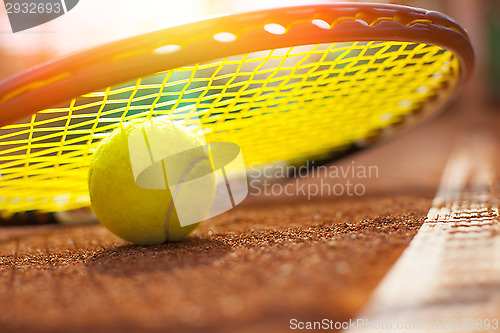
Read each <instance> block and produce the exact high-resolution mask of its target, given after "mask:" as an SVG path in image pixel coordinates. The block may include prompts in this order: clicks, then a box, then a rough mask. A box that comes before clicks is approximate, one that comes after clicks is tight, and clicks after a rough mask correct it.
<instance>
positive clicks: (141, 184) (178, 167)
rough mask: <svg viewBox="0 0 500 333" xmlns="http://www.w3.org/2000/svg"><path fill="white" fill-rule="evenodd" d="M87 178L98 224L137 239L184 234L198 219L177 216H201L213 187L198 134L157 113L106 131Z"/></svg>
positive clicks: (161, 240) (145, 242)
mask: <svg viewBox="0 0 500 333" xmlns="http://www.w3.org/2000/svg"><path fill="white" fill-rule="evenodd" d="M88 183H89V192H90V200H91V203H92V209H93V210H94V212H95V214H96V216H97V218H98V219H99V221H100V222H101V224H102V225H104V226H105V227H106V228H107V229H109V230H110V231H111V232H113V233H114V234H115V235H117V236H119V237H120V238H122V239H124V240H127V241H130V242H132V243H135V244H140V245H152V244H162V243H165V242H171V241H174V242H175V241H180V240H182V239H183V238H185V237H186V236H187V235H188V234H189V233H191V232H192V231H193V230H194V229H196V227H197V226H198V225H199V223H195V224H189V225H184V226H183V225H181V220H182V221H183V222H186V221H187V222H190V221H191V222H192V221H193V220H194V221H198V222H199V221H201V220H203V219H204V217H206V216H207V214H208V212H209V210H210V207H211V205H212V203H213V200H214V197H215V190H216V187H215V175H214V173H213V168H212V163H211V162H210V157H209V153H208V152H207V151H206V150H205V149H204V147H203V144H202V142H201V141H200V139H199V138H197V137H196V136H193V135H192V134H191V133H190V132H189V131H187V130H186V129H185V128H182V127H180V126H177V125H175V124H174V123H172V122H171V121H168V120H165V119H164V118H162V117H157V118H153V119H151V120H138V121H132V122H129V123H124V124H123V125H122V126H121V127H120V128H118V129H116V130H115V131H113V132H112V133H111V134H110V135H109V136H108V137H106V138H105V139H104V140H103V141H102V142H101V143H100V144H99V146H98V147H97V150H96V152H95V154H94V156H93V160H92V162H91V164H90V170H89V180H88ZM180 217H182V219H180ZM200 217H201V218H200ZM191 222H190V223H191Z"/></svg>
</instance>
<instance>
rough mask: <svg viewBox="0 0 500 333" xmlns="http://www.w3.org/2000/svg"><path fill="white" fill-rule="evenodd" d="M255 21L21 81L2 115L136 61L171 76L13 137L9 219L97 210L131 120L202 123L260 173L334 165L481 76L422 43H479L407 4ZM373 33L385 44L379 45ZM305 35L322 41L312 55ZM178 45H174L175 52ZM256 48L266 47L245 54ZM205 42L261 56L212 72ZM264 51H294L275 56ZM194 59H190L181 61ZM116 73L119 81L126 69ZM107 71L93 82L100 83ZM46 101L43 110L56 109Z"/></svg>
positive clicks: (6, 133)
mask: <svg viewBox="0 0 500 333" xmlns="http://www.w3.org/2000/svg"><path fill="white" fill-rule="evenodd" d="M357 7H359V8H357ZM285 12H286V13H287V15H283V13H285ZM252 15H253V16H252ZM252 15H248V17H246V16H245V15H242V16H238V15H237V16H234V17H228V18H221V19H219V20H217V19H216V20H213V21H207V22H208V23H207V22H200V23H197V24H193V25H191V26H184V27H178V28H173V29H174V30H175V31H174V30H168V29H167V30H168V31H164V32H163V31H160V32H156V33H153V34H151V36H145V37H144V38H143V39H140V38H135V39H130V40H128V41H127V40H126V41H123V42H118V43H117V44H116V45H113V47H111V46H110V47H108V48H107V49H106V48H100V49H96V50H95V51H96V52H95V53H93V54H92V56H94V57H102V61H101V62H102V63H97V61H96V64H90V63H89V61H88V60H87V59H86V58H85V57H83V56H80V58H78V61H76V60H75V59H72V58H71V59H72V62H70V61H69V60H68V61H67V64H68V66H69V65H71V66H75V65H73V64H74V63H75V62H76V63H78V62H80V61H81V63H82V68H83V69H82V70H80V72H78V70H79V69H75V68H73V69H72V71H65V69H64V68H62V67H64V66H62V67H61V68H58V70H59V72H58V73H53V74H51V75H45V76H44V77H43V78H37V79H36V80H33V81H32V82H29V80H28V79H29V78H26V81H27V83H26V82H25V83H24V85H23V84H21V83H17V82H18V81H19V82H20V81H22V80H18V81H16V80H13V81H12V82H13V83H12V84H11V86H12V87H10V88H9V84H7V85H4V86H5V87H7V88H5V89H4V90H5V91H2V89H0V111H1V110H2V106H5V107H7V106H6V105H14V104H15V103H21V104H22V103H25V101H26V100H27V99H28V97H27V96H29V95H30V94H32V93H33V94H34V93H37V91H40V90H37V89H42V90H43V89H48V88H49V87H52V86H54V87H56V86H57V85H58V84H61V82H64V80H69V82H68V85H66V86H65V87H67V90H68V91H75V92H76V91H80V90H82V91H84V90H83V88H81V89H80V88H79V87H80V86H87V85H89V86H90V83H89V82H90V81H92V80H101V78H102V77H105V73H102V72H103V71H107V70H109V71H110V74H109V75H110V77H114V76H118V75H122V73H123V72H126V71H128V70H130V71H133V70H135V68H136V67H137V62H139V60H137V61H135V58H134V57H139V58H140V57H146V58H147V57H151V59H150V61H147V59H146V58H140V62H141V64H143V66H146V65H147V66H152V65H151V64H156V65H155V66H157V67H158V68H161V66H163V69H162V70H154V71H151V72H150V73H153V74H149V73H148V75H138V76H133V77H135V79H133V80H129V81H125V82H123V81H119V80H118V79H116V80H117V82H121V83H119V84H116V82H113V84H110V85H107V87H106V85H103V86H104V87H106V88H102V89H97V90H95V88H100V87H95V86H94V87H93V88H92V89H94V90H93V91H91V92H88V91H90V90H87V91H85V93H83V94H78V95H72V98H69V100H70V101H69V102H66V103H61V101H63V100H64V99H63V98H62V97H61V101H58V104H57V105H56V106H53V105H51V106H50V107H46V108H43V109H42V110H36V111H34V112H37V113H34V114H33V115H31V116H29V117H27V118H26V119H24V120H21V121H18V122H16V123H13V124H9V125H4V126H3V127H1V128H0V171H1V173H2V178H1V179H0V211H2V212H3V214H4V215H5V214H7V215H8V214H12V213H14V212H18V211H29V210H39V211H46V212H51V211H59V210H68V209H74V208H79V207H85V206H88V205H89V197H88V189H87V172H88V171H87V170H88V165H89V162H90V159H91V157H92V154H93V152H94V150H95V148H96V147H97V145H98V143H99V141H100V140H101V139H102V138H104V137H106V136H107V135H109V133H110V132H111V131H112V130H113V129H115V128H117V127H119V126H121V124H123V123H124V122H126V121H130V120H133V119H137V118H151V117H157V116H168V117H169V118H170V119H171V120H172V121H174V122H178V123H180V124H182V125H185V126H187V127H191V128H194V127H195V126H198V125H197V124H201V127H202V128H201V129H200V130H202V132H203V133H205V139H206V141H207V142H225V141H229V142H234V143H236V144H238V145H239V146H240V147H241V150H242V155H243V157H244V161H245V163H246V164H247V165H259V164H267V163H275V162H283V161H284V162H286V163H293V164H295V163H300V162H301V161H302V160H303V159H310V160H328V159H329V158H330V157H331V156H336V155H337V154H341V153H342V152H344V151H349V150H350V149H351V148H352V147H362V146H365V145H367V144H370V143H372V142H376V141H380V140H381V139H383V138H385V137H386V136H388V135H387V134H388V133H390V132H391V131H392V130H393V129H396V128H398V131H399V130H400V129H401V128H405V126H404V125H407V126H410V125H412V124H413V123H416V122H417V120H418V121H420V120H422V119H425V118H428V117H429V116H430V115H431V114H434V113H435V112H436V110H437V109H439V108H441V107H442V106H443V105H444V104H445V102H446V101H448V100H449V99H450V97H451V96H452V95H454V94H455V93H456V91H457V88H458V87H459V86H460V84H461V83H462V81H463V77H464V76H465V75H466V72H467V69H468V68H469V67H470V64H467V61H464V57H465V58H467V56H461V55H460V54H457V52H455V50H453V49H452V48H447V47H445V46H439V45H440V43H437V42H436V43H431V42H430V41H429V42H424V41H419V38H417V37H418V36H419V35H420V34H424V35H425V33H426V32H428V31H429V30H428V29H437V30H436V32H438V31H439V32H443V38H444V36H449V35H448V34H450V33H452V34H454V35H456V36H458V37H457V40H459V41H460V43H467V39H466V37H465V36H466V35H465V33H464V32H463V31H462V30H460V29H459V26H458V25H456V24H454V23H453V22H451V21H449V20H447V19H446V18H444V16H442V15H437V14H436V13H431V12H425V11H421V10H415V9H411V10H410V9H404V8H403V7H398V6H385V5H380V8H378V7H376V6H375V7H374V6H366V5H349V6H347V7H342V6H336V5H332V6H305V7H302V8H299V7H297V8H289V9H286V10H284V11H277V10H269V11H262V12H258V14H255V13H254V14H252ZM245 20H249V21H248V22H247V21H245ZM273 20H274V21H275V22H280V24H277V23H276V24H277V26H278V25H279V26H281V27H284V28H285V30H284V32H283V34H281V35H280V34H276V32H275V31H274V32H273V30H272V29H270V28H269V24H264V23H268V22H271V21H273ZM233 21H234V22H233ZM235 22H239V24H236V23H235ZM242 22H247V24H242ZM276 24H275V25H276ZM205 25H206V26H205ZM240 26H241V27H245V29H243V30H244V31H234V36H235V41H234V42H229V43H226V44H224V43H223V42H217V41H214V38H216V36H217V35H218V33H222V30H224V29H226V28H227V29H226V30H228V29H229V30H230V28H232V29H236V28H237V29H240V28H238V27H240ZM235 27H236V28H235ZM262 28H264V29H262ZM341 28H342V29H341ZM190 29H193V30H196V31H198V33H199V34H198V35H196V34H194V33H190V32H189V31H191V30H190ZM259 29H260V30H259ZM265 29H267V30H269V31H267V32H266V31H264V30H265ZM220 30H221V31H220ZM420 30H422V31H420ZM386 31H389V32H391V31H392V32H394V33H396V32H397V33H398V34H399V35H401V36H403V35H406V37H405V38H400V39H401V40H394V38H391V40H385V39H383V38H381V39H375V38H374V36H380V37H384V34H383V33H384V32H386ZM167 32H169V33H168V34H167ZM170 32H171V33H170ZM174 32H175V33H174ZM364 32H366V33H367V34H369V35H370V36H371V37H372V38H370V39H367V38H366V37H365V35H366V34H365V33H364ZM207 33H208V34H210V36H209V37H210V38H209V37H207V36H206V34H207ZM225 33H226V32H225ZM330 33H331V36H330V35H329V34H330ZM252 34H253V35H252ZM350 34H351V35H352V36H351V35H350ZM176 35H179V36H182V35H189V36H195V35H196V36H197V37H196V38H194V37H192V38H190V39H186V40H185V41H184V42H183V43H184V44H182V45H178V47H177V48H174V47H173V45H176V44H175V43H174V42H175V40H174V39H175V38H174V37H172V36H176ZM436 35H438V33H436ZM252 36H253V37H252ZM294 36H296V39H293V38H295V37H294ZM303 36H308V40H318V42H315V43H311V44H307V43H304V42H303V41H302V39H303ZM356 36H357V37H358V38H357V39H356V38H354V37H356ZM327 37H328V38H327ZM168 38H171V39H172V38H173V39H172V42H168V41H165V40H164V39H168ZM252 38H254V39H255V40H259V43H255V45H253V44H252V43H246V44H245V43H243V41H244V40H246V39H248V40H250V39H252ZM209 39H210V40H209ZM326 39H329V40H330V41H329V42H324V40H326ZM405 39H406V40H405ZM423 39H426V38H423ZM345 40H348V41H345ZM126 42H128V43H126ZM160 42H161V43H160ZM202 42H204V43H207V45H210V46H212V48H208V49H206V51H207V54H208V53H210V54H211V53H212V52H219V51H218V50H225V48H224V47H222V46H221V47H220V48H216V47H215V46H220V45H223V46H225V45H227V48H230V47H231V43H236V44H234V45H235V46H234V48H235V49H238V50H239V49H241V50H251V51H250V52H248V51H245V52H241V53H235V52H234V51H233V50H230V51H227V52H226V53H228V55H227V56H223V57H218V58H213V59H216V60H206V61H205V60H204V61H196V60H197V59H196V58H194V57H188V56H187V55H188V54H189V52H191V51H190V50H191V49H192V48H193V47H194V46H193V45H198V44H196V43H202ZM211 43H212V44H211ZM213 43H215V44H213ZM220 43H223V44H220ZM237 43H240V44H237ZM257 44H258V45H259V46H258V47H257V46H256V45H257ZM263 44H265V45H268V44H269V45H278V46H280V47H273V48H269V49H264V50H262V49H260V48H262V47H263V46H262V45H263ZM458 44H459V43H458ZM283 45H286V46H284V47H281V46H283ZM467 45H468V44H467ZM146 46H147V47H146ZM148 50H152V51H151V52H150V53H147V52H149V51H148ZM97 51H102V53H103V55H102V56H101V55H100V54H98V52H97ZM175 52H178V53H179V55H176V54H175ZM182 52H186V57H185V58H186V59H189V61H187V60H185V59H183V58H182V57H181V55H182ZM220 52H222V51H220ZM155 53H156V54H155ZM164 53H166V54H164ZM158 54H160V55H158ZM196 54H200V50H198V51H197V52H196ZM464 54H466V52H464ZM163 56H164V57H170V56H172V58H168V59H171V60H172V61H171V63H172V64H175V63H179V64H181V65H179V66H175V65H171V63H169V62H164V61H160V60H161V59H163V58H157V57H163ZM89 57H90V54H89ZM139 58H137V59H139ZM148 59H149V58H148ZM165 59H167V58H165ZM179 59H180V60H179ZM181 60H182V61H183V62H185V63H182V61H181ZM113 66H116V67H117V68H118V69H116V70H114V71H113V68H114V67H113ZM120 66H122V67H120ZM169 66H170V67H172V68H170V67H169ZM48 67H50V66H48ZM108 67H109V69H108ZM148 68H149V67H148ZM151 68H152V67H151ZM155 68H156V67H155ZM125 69H126V70H125ZM98 70H100V71H101V72H99V73H97V72H96V73H95V76H93V77H92V78H90V77H89V76H87V74H86V73H87V72H88V73H91V72H92V71H94V72H95V71H98ZM148 70H149V69H148ZM85 71H87V72H85ZM39 72H40V73H42V70H40V71H39ZM75 73H77V74H75ZM35 74H36V71H35ZM72 75H73V76H74V78H73V77H72ZM77 76H80V81H78V80H77V78H76V77H77ZM26 77H28V75H27V76H26ZM72 79H73V81H71V80H72ZM75 80H76V82H75ZM95 84H98V83H95ZM0 88H2V87H1V86H0ZM63 90H64V89H63ZM2 92H3V94H2ZM62 94H66V91H65V90H64V91H62ZM68 94H69V93H68ZM75 96H79V97H75ZM42 97H43V96H41V97H40V98H39V100H40V103H42V102H43V103H46V101H45V99H44V98H42ZM66 100H68V99H66ZM33 103H35V102H33ZM33 103H32V104H33ZM21 109H22V110H24V108H23V107H21ZM23 112H25V111H23ZM0 115H1V112H0Z"/></svg>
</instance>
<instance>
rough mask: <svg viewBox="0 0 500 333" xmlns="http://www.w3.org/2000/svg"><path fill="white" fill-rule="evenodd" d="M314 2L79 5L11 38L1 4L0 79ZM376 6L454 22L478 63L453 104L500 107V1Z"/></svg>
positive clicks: (469, 110) (132, 0) (428, 0)
mask: <svg viewBox="0 0 500 333" xmlns="http://www.w3.org/2000/svg"><path fill="white" fill-rule="evenodd" d="M318 2H323V3H333V2H336V1H311V0H252V1H248V0H182V1H164V0H140V1H138V0H105V1H97V0H80V3H79V4H78V5H77V6H76V7H75V8H74V9H73V10H71V11H69V12H68V13H67V14H66V15H63V16H62V17H59V18H57V19H55V20H53V21H51V22H48V23H45V24H43V25H41V26H38V27H35V28H32V29H29V30H25V31H22V32H18V33H15V34H14V33H12V31H11V28H10V25H9V21H8V18H7V14H6V10H5V6H4V4H3V2H1V1H0V3H1V5H0V80H3V79H5V78H7V77H9V76H11V75H15V74H16V73H19V72H21V71H24V70H27V69H29V68H30V67H33V66H36V65H37V64H40V63H43V62H46V61H49V60H52V59H55V58H57V57H60V56H63V55H65V54H69V53H71V52H75V51H79V50H82V49H85V48H89V47H92V46H95V45H100V44H103V43H106V42H110V41H114V40H118V39H122V38H126V37H130V36H134V35H138V34H141V33H146V32H150V31H154V30H159V29H164V28H167V27H170V26H175V25H179V24H182V23H188V22H190V21H195V20H199V19H203V18H207V17H212V16H219V15H224V14H229V13H235V12H241V11H247V10H256V9H262V8H269V7H279V6H286V5H300V4H311V3H318ZM343 2H345V0H344V1H343ZM351 2H353V1H351ZM365 2H366V1H365ZM377 2H385V3H394V4H403V5H410V6H415V7H422V8H426V9H432V10H437V11H440V12H443V13H445V14H447V15H449V16H451V17H452V18H454V19H455V20H456V21H458V22H459V23H460V24H461V25H462V26H464V27H465V28H466V30H467V31H468V33H469V35H470V37H471V39H472V42H473V45H474V48H475V51H476V56H477V62H476V68H475V69H476V70H475V73H474V75H473V78H472V79H471V80H470V82H469V84H468V86H467V88H466V91H465V92H464V94H462V96H461V100H460V101H459V103H457V105H460V106H461V107H460V108H461V109H462V111H463V114H465V115H469V116H470V115H471V114H473V113H476V112H477V110H485V109H494V108H495V106H496V105H498V104H500V62H498V61H494V60H495V59H500V0H406V1H404V0H403V1H377Z"/></svg>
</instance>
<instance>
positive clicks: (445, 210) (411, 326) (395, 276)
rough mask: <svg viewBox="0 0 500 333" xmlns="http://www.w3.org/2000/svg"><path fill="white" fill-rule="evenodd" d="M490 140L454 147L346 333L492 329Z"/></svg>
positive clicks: (496, 226)
mask: <svg viewBox="0 0 500 333" xmlns="http://www.w3.org/2000/svg"><path fill="white" fill-rule="evenodd" d="M493 142H494V141H493V140H491V139H489V138H487V137H481V136H476V137H473V138H469V140H468V141H465V142H462V143H461V144H460V145H458V148H457V149H455V152H454V153H453V154H452V156H451V158H450V160H449V161H448V164H447V166H446V168H445V170H444V173H443V176H442V180H441V185H440V188H439V190H438V193H437V195H436V198H435V199H434V201H433V205H432V208H431V209H430V210H429V213H428V215H427V219H426V220H425V223H424V224H423V225H422V227H421V228H420V230H419V232H418V233H417V235H416V236H415V237H414V239H413V240H412V242H411V243H410V245H409V246H408V248H407V249H406V250H405V252H404V253H403V254H402V256H401V257H400V258H399V260H398V261H397V262H396V264H395V265H394V267H393V268H392V269H391V271H390V272H389V273H388V274H387V276H386V277H385V278H384V280H383V281H382V283H381V284H380V285H379V286H378V288H377V289H376V290H375V292H374V295H373V298H372V300H371V302H369V304H368V306H367V307H366V309H365V310H364V311H363V312H362V313H361V314H360V315H359V316H358V318H359V320H358V321H357V324H358V327H357V328H356V329H351V330H350V331H349V332H356V333H358V332H399V331H401V332H498V331H500V328H499V327H500V323H498V320H500V223H499V209H498V207H499V205H498V198H497V197H496V196H495V194H494V187H493V185H494V181H495V180H496V178H495V177H496V175H495V173H494V161H493V157H494V156H495V154H497V153H498V150H497V149H496V147H494V146H493ZM455 320H456V321H455ZM353 321H356V319H354V320H353ZM495 322H496V323H497V324H496V325H495ZM479 326H481V327H479ZM486 326H489V329H486V328H485V327H486ZM495 327H496V328H497V329H494V328H495Z"/></svg>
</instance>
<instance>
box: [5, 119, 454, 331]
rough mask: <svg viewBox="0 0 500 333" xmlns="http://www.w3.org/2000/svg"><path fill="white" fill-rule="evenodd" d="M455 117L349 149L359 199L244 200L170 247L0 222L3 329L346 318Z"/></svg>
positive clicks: (415, 202)
mask: <svg viewBox="0 0 500 333" xmlns="http://www.w3.org/2000/svg"><path fill="white" fill-rule="evenodd" d="M453 119H454V114H453V113H452V112H448V113H446V114H445V115H443V116H441V117H440V118H438V119H437V120H436V121H434V122H431V123H429V124H426V125H423V126H421V127H420V128H418V129H416V130H413V131H411V132H410V133H407V134H406V135H404V136H403V137H401V138H399V139H397V140H394V141H392V142H390V143H388V144H385V145H382V146H380V147H377V148H375V149H372V150H369V151H366V152H364V153H362V154H360V155H357V156H355V157H353V158H354V159H355V161H356V164H357V165H375V166H377V167H378V169H379V178H378V179H371V180H367V181H365V182H364V184H365V185H366V195H365V196H363V197H348V196H345V197H318V198H314V199H313V200H311V201H307V200H304V199H303V198H290V197H274V198H250V199H249V200H247V202H246V203H245V204H244V205H241V206H239V207H237V208H236V209H234V210H232V211H230V212H228V213H226V214H223V215H222V216H220V217H217V218H215V219H213V221H210V222H207V223H205V224H204V225H202V226H201V227H200V228H199V229H198V230H197V231H196V232H195V233H194V235H193V236H192V237H190V238H189V239H187V240H186V241H183V242H181V243H177V244H168V245H163V246H156V247H140V246H131V245H127V244H126V243H125V242H123V241H121V240H119V239H118V238H116V237H114V236H113V235H112V234H111V233H109V232H108V231H107V230H105V229H104V228H103V227H101V226H99V225H91V226H74V227H69V226H66V227H64V226H58V225H52V226H38V227H22V228H21V227H17V228H3V229H1V230H0V232H1V235H0V330H1V331H2V332H14V331H15V332H49V331H50V332H84V331H85V332H86V331H89V332H90V331H92V332H115V331H116V332H153V331H154V332H191V331H192V332H195V331H199V332H257V331H259V332H287V331H291V330H290V329H289V321H290V319H292V318H296V319H298V320H300V321H312V320H321V319H323V318H328V319H331V320H334V321H345V320H348V319H349V318H351V317H354V316H355V315H356V313H357V311H359V310H360V308H361V307H362V306H363V305H364V304H365V302H366V301H367V299H368V298H369V296H370V293H371V292H372V291H373V289H374V288H375V287H376V286H377V284H378V282H379V281H380V280H381V279H382V277H383V276H384V274H385V273H386V272H387V271H388V270H389V269H390V267H391V266H392V264H393V263H394V262H395V260H396V259H397V258H398V256H399V255H400V253H401V252H402V251H403V250H404V249H405V247H406V246H407V244H408V243H409V242H410V241H411V239H412V237H413V235H414V234H415V233H416V232H417V230H418V228H419V227H420V225H421V224H422V223H423V221H424V219H425V216H426V213H427V211H428V209H429V207H430V206H431V201H432V198H433V196H434V193H435V190H436V188H437V186H438V184H439V179H440V175H441V171H442V167H443V165H444V163H445V162H446V159H447V157H448V154H449V152H450V150H451V146H452V142H453V137H454V133H455V132H456V128H457V126H456V122H455V121H454V120H453ZM353 158H351V157H350V158H347V159H346V160H344V161H343V162H342V163H351V161H352V159H353ZM317 181H319V180H318V179H312V180H308V181H307V182H317Z"/></svg>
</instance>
